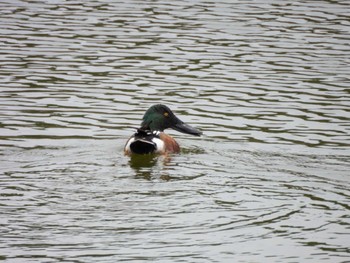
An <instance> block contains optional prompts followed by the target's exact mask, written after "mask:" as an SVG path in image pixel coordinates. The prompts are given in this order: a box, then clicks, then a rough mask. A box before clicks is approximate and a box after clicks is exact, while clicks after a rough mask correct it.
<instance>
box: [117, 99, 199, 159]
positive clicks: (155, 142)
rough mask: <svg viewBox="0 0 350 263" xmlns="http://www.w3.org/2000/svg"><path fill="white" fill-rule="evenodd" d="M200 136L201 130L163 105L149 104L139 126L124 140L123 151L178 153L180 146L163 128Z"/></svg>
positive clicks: (127, 152)
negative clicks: (182, 119) (183, 120)
mask: <svg viewBox="0 0 350 263" xmlns="http://www.w3.org/2000/svg"><path fill="white" fill-rule="evenodd" d="M168 128H172V129H174V130H176V131H179V132H182V133H186V134H191V135H195V136H200V135H201V134H202V132H200V131H199V130H197V129H196V128H193V127H191V126H190V125H188V124H185V123H184V122H182V121H181V120H180V119H179V118H177V117H176V116H175V114H174V113H173V112H172V111H171V110H170V109H169V108H168V107H167V106H165V105H163V104H157V105H153V106H151V107H150V108H149V109H148V110H147V111H146V113H145V115H144V116H143V121H142V123H141V127H140V128H139V129H137V131H136V133H135V134H134V135H132V136H131V137H130V139H129V140H128V141H127V142H126V144H125V148H124V152H125V154H127V155H130V154H133V153H136V154H149V153H159V154H166V153H178V152H180V146H179V144H178V143H177V142H176V141H175V139H174V138H173V137H171V136H170V135H168V134H166V133H164V130H165V129H168Z"/></svg>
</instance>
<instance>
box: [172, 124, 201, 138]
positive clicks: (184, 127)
mask: <svg viewBox="0 0 350 263" xmlns="http://www.w3.org/2000/svg"><path fill="white" fill-rule="evenodd" d="M172 128H173V129H174V130H176V131H178V132H182V133H187V134H191V135H195V136H201V135H202V132H201V131H199V130H197V129H196V128H194V127H192V126H190V125H188V124H186V123H183V122H178V123H177V124H175V125H174V126H172Z"/></svg>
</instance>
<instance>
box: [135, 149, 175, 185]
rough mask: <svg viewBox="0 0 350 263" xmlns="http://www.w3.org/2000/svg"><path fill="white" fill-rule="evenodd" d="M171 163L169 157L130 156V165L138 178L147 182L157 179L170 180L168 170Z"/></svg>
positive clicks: (154, 155)
mask: <svg viewBox="0 0 350 263" xmlns="http://www.w3.org/2000/svg"><path fill="white" fill-rule="evenodd" d="M169 162H170V157H169V156H159V155H157V154H142V155H141V154H133V155H131V156H130V160H129V165H130V167H131V168H132V169H133V170H134V171H135V176H136V177H142V178H145V179H147V180H151V179H152V178H155V177H157V178H160V179H162V180H170V176H169V175H168V173H167V169H166V166H167V164H168V163H169Z"/></svg>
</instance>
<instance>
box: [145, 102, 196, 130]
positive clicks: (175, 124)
mask: <svg viewBox="0 0 350 263" xmlns="http://www.w3.org/2000/svg"><path fill="white" fill-rule="evenodd" d="M141 126H142V129H145V130H152V131H164V130H165V129H167V128H173V129H174V130H177V131H179V132H183V133H187V134H192V135H195V136H200V135H201V134H202V132H200V131H199V130H197V129H195V128H193V127H191V126H190V125H187V124H185V123H183V122H182V121H181V120H180V119H179V118H177V117H176V116H175V114H174V113H173V112H172V111H171V110H170V109H169V108H168V107H167V106H165V105H163V104H157V105H153V106H152V107H150V108H149V109H148V110H147V111H146V113H145V115H144V116H143V121H142V124H141Z"/></svg>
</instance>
